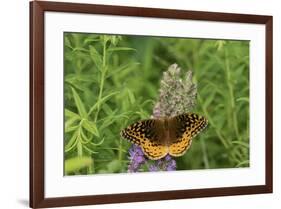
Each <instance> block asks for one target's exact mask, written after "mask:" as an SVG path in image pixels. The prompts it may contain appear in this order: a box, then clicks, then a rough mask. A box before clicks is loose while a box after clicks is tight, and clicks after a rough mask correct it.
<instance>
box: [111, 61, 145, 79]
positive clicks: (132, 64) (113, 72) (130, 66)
mask: <svg viewBox="0 0 281 209" xmlns="http://www.w3.org/2000/svg"><path fill="white" fill-rule="evenodd" d="M139 64H140V63H138V62H134V63H129V64H124V65H121V66H119V67H118V68H116V69H113V70H111V71H109V73H108V75H107V77H106V78H109V77H111V76H113V75H116V74H118V73H120V72H121V71H123V70H127V69H130V68H134V67H135V66H136V65H139Z"/></svg>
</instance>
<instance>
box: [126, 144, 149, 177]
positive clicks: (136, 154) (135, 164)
mask: <svg viewBox="0 0 281 209" xmlns="http://www.w3.org/2000/svg"><path fill="white" fill-rule="evenodd" d="M128 158H129V160H130V164H129V166H128V172H129V173H135V172H137V171H138V169H139V167H140V166H141V165H142V164H144V163H145V161H146V159H145V156H144V154H143V151H142V149H141V148H140V147H139V146H137V145H134V144H133V145H132V146H131V148H130V149H129V157H128Z"/></svg>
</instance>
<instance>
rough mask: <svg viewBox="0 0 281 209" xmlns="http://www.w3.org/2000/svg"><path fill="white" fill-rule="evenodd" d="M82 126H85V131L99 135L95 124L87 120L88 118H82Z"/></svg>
mask: <svg viewBox="0 0 281 209" xmlns="http://www.w3.org/2000/svg"><path fill="white" fill-rule="evenodd" d="M82 126H83V128H85V129H86V130H87V131H89V132H90V133H92V134H94V135H96V136H98V137H99V136H100V135H99V131H98V129H97V126H96V124H95V123H93V122H91V121H89V120H83V123H82Z"/></svg>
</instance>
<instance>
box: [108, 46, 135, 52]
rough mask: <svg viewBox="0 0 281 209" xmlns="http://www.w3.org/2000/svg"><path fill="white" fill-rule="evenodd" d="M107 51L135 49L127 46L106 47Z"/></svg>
mask: <svg viewBox="0 0 281 209" xmlns="http://www.w3.org/2000/svg"><path fill="white" fill-rule="evenodd" d="M108 51H110V52H113V51H136V49H133V48H129V47H113V48H110V49H108Z"/></svg>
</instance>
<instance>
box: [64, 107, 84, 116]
mask: <svg viewBox="0 0 281 209" xmlns="http://www.w3.org/2000/svg"><path fill="white" fill-rule="evenodd" d="M64 114H65V116H66V117H70V118H72V117H77V118H80V116H79V115H78V114H76V113H74V112H72V111H70V110H69V109H66V108H65V109H64Z"/></svg>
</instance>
